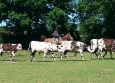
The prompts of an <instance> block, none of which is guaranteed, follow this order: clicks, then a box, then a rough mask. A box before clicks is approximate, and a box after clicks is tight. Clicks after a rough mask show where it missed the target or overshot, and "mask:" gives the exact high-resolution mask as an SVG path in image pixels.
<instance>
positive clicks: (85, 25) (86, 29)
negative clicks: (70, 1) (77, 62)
mask: <svg viewBox="0 0 115 83" xmlns="http://www.w3.org/2000/svg"><path fill="white" fill-rule="evenodd" d="M114 3H115V1H114V0H111V1H110V0H79V1H78V5H77V6H76V11H77V12H78V18H79V22H80V23H79V27H80V28H79V33H80V34H82V35H85V37H87V38H86V39H87V40H88V41H89V40H90V39H91V38H101V37H113V38H114V36H113V34H114V33H113V32H114V31H115V29H114V28H113V26H114V24H115V23H114V21H115V19H114V18H115V17H114V16H115V12H114V11H115V9H114V7H115V5H114ZM108 33H110V34H108ZM87 40H86V41H87Z"/></svg>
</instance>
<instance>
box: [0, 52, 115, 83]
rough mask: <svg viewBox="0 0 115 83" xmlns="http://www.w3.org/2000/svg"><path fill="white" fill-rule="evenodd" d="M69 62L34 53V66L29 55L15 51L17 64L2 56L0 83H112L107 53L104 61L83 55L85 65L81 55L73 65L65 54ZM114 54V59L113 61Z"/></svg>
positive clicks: (114, 67)
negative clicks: (44, 58) (43, 60)
mask: <svg viewBox="0 0 115 83" xmlns="http://www.w3.org/2000/svg"><path fill="white" fill-rule="evenodd" d="M68 56H69V58H70V60H68V61H67V59H66V58H63V61H60V58H59V57H60V56H58V57H57V58H56V60H57V61H56V62H53V58H46V61H45V62H42V61H41V60H42V58H43V54H41V55H39V54H38V53H36V55H35V62H30V56H29V52H28V51H24V50H23V51H18V52H17V53H16V61H15V62H13V61H9V58H10V57H9V53H5V54H3V57H4V61H2V60H0V83H115V59H114V60H110V59H109V58H110V57H109V53H108V55H106V56H105V59H104V60H98V59H97V58H96V56H94V57H93V60H90V53H87V52H85V53H84V59H85V60H84V61H81V58H80V55H79V54H78V56H77V57H76V58H75V60H74V61H72V58H73V54H72V53H68ZM114 56H115V54H114V55H113V58H114Z"/></svg>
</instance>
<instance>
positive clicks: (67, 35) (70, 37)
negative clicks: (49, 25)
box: [41, 33, 73, 42]
mask: <svg viewBox="0 0 115 83" xmlns="http://www.w3.org/2000/svg"><path fill="white" fill-rule="evenodd" d="M52 40H54V39H53V38H46V36H45V35H42V36H41V41H43V42H52ZM64 40H67V41H69V40H73V37H72V36H71V35H70V33H67V34H65V35H64V36H62V37H61V41H64Z"/></svg>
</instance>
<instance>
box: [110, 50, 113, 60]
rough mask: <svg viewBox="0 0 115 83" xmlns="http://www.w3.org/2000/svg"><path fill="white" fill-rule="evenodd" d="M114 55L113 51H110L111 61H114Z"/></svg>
mask: <svg viewBox="0 0 115 83" xmlns="http://www.w3.org/2000/svg"><path fill="white" fill-rule="evenodd" d="M112 55H113V51H112V50H111V51H110V59H113V57H112Z"/></svg>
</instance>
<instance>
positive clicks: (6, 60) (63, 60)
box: [1, 57, 115, 62]
mask: <svg viewBox="0 0 115 83" xmlns="http://www.w3.org/2000/svg"><path fill="white" fill-rule="evenodd" d="M49 58H52V57H49ZM57 58H60V57H57ZM93 60H102V59H97V58H94V59H85V60H80V59H74V60H73V59H69V60H65V58H63V59H62V60H59V59H58V60H56V61H53V60H45V61H43V60H35V61H33V62H68V61H69V62H71V61H76V62H77V61H81V62H82V61H93ZM103 60H115V58H114V59H110V58H104V59H103ZM1 61H4V62H24V61H27V60H18V59H16V60H12V61H11V60H9V59H4V60H1ZM30 62H31V61H30Z"/></svg>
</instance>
